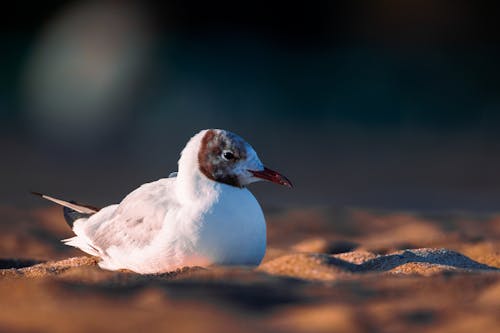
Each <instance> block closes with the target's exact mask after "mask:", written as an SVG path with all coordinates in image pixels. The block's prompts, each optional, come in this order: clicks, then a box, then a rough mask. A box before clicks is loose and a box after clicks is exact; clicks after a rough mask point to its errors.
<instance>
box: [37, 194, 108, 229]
mask: <svg viewBox="0 0 500 333" xmlns="http://www.w3.org/2000/svg"><path fill="white" fill-rule="evenodd" d="M31 193H32V194H34V195H36V196H39V197H41V198H43V199H46V200H49V201H52V202H54V203H56V204H58V205H61V206H63V214H64V219H65V220H66V223H68V225H69V226H70V227H73V222H75V221H76V220H78V219H81V218H86V217H89V216H91V215H93V214H95V213H97V212H98V211H99V210H100V208H97V207H94V206H90V205H85V204H81V203H77V202H75V201H66V200H61V199H57V198H54V197H51V196H49V195H46V194H43V193H38V192H31Z"/></svg>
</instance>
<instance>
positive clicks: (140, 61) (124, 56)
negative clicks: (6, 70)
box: [22, 1, 153, 143]
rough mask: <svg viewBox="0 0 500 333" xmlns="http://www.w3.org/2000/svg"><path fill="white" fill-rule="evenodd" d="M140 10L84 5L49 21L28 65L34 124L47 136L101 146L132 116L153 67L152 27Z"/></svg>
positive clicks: (29, 110) (108, 4) (29, 105)
mask: <svg viewBox="0 0 500 333" xmlns="http://www.w3.org/2000/svg"><path fill="white" fill-rule="evenodd" d="M148 19H149V18H148V16H147V15H146V11H145V10H144V8H142V7H137V6H135V5H131V4H129V3H127V2H120V1H115V2H107V1H97V2H93V1H92V2H84V3H78V4H73V5H72V6H70V7H68V8H66V9H65V10H64V11H63V12H62V13H61V14H60V15H59V16H58V17H56V18H55V19H54V20H53V21H51V22H50V23H49V25H48V26H47V28H46V30H45V32H44V33H43V34H42V35H41V37H40V38H39V40H38V41H37V43H36V45H35V47H34V51H33V53H32V54H31V56H30V59H29V61H28V64H27V66H26V70H25V75H24V78H23V79H24V80H23V87H22V89H23V91H24V96H25V98H26V103H27V108H26V111H27V115H28V120H29V121H30V123H31V125H32V126H33V127H34V128H35V129H36V130H37V132H38V133H40V134H41V135H42V136H44V137H48V138H52V139H57V140H61V139H63V140H65V141H66V142H68V141H69V142H80V143H96V142H98V141H99V140H100V139H102V138H103V137H105V136H106V135H107V134H109V133H113V131H116V130H117V129H118V128H119V127H120V126H121V125H122V124H123V122H124V121H125V119H126V118H127V113H128V112H129V111H130V110H129V109H130V107H129V105H130V104H131V102H133V99H134V97H133V96H134V95H133V94H132V93H133V92H134V89H135V88H136V87H137V86H138V85H139V83H140V82H139V80H140V78H141V74H142V73H143V71H144V70H145V68H146V65H147V64H148V62H149V53H150V52H149V51H150V49H151V44H152V38H153V34H152V29H151V27H150V26H149V25H148V23H147V22H148Z"/></svg>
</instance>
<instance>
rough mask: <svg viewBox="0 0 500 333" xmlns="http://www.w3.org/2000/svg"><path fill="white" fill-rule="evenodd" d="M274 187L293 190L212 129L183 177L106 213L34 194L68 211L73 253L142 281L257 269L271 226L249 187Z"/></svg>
mask: <svg viewBox="0 0 500 333" xmlns="http://www.w3.org/2000/svg"><path fill="white" fill-rule="evenodd" d="M258 181H268V182H272V183H276V184H279V185H283V186H286V187H289V188H292V187H293V185H292V183H291V182H290V180H289V179H288V178H287V177H285V176H284V175H282V174H280V173H279V172H277V171H274V170H272V169H269V168H267V167H265V166H264V164H263V163H262V162H261V160H260V159H259V157H258V155H257V153H256V151H255V150H254V149H253V147H252V146H251V145H250V144H249V143H247V142H246V141H245V140H244V139H243V138H242V137H240V136H239V135H237V134H235V133H233V132H231V131H228V130H223V129H205V130H202V131H200V132H198V133H197V134H195V135H194V136H193V137H192V138H191V139H190V140H189V141H188V142H187V144H186V146H185V147H184V149H183V150H182V152H181V155H180V158H179V160H178V171H177V172H174V173H172V174H170V176H169V177H167V178H161V179H159V180H157V181H153V182H150V183H145V184H143V185H141V186H140V187H138V188H137V189H135V190H134V191H132V192H131V193H129V194H128V195H127V196H125V198H124V199H123V200H122V201H121V202H120V203H118V204H112V205H109V206H107V207H104V208H97V207H94V206H91V205H86V204H81V203H77V202H75V201H66V200H61V199H58V198H55V197H52V196H49V195H47V194H42V193H38V192H32V193H33V194H36V195H38V196H40V197H42V198H44V199H47V200H50V201H52V202H54V203H56V204H59V205H62V206H63V212H64V218H65V220H66V222H67V223H68V224H69V226H70V227H71V228H72V231H73V233H74V234H75V236H74V237H71V238H68V239H64V240H62V242H63V243H65V244H66V245H69V246H73V247H76V248H78V249H80V250H82V251H83V252H85V253H87V254H90V255H92V256H95V257H98V260H99V261H98V265H99V266H100V267H101V268H103V269H106V270H112V271H114V270H128V271H133V272H136V273H139V274H156V273H165V272H169V271H174V270H176V269H179V268H182V267H185V266H201V267H209V266H250V267H255V266H258V265H259V264H260V262H261V261H262V258H263V257H264V255H265V251H266V242H267V239H266V221H265V217H264V213H263V211H262V208H261V206H260V205H259V203H258V201H257V199H256V198H255V197H254V195H253V194H252V193H251V192H250V191H249V190H248V188H247V186H248V185H249V184H251V183H255V182H258Z"/></svg>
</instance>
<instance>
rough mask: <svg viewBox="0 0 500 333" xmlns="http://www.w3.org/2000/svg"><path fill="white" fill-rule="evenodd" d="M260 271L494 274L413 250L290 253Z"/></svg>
mask: <svg viewBox="0 0 500 333" xmlns="http://www.w3.org/2000/svg"><path fill="white" fill-rule="evenodd" d="M259 269H260V270H261V271H264V272H267V273H269V274H277V275H283V276H289V277H295V278H300V279H311V280H326V281H328V280H334V279H337V278H339V277H342V276H345V275H349V274H354V273H380V272H388V273H399V274H420V275H431V274H435V273H442V272H447V271H466V272H473V271H483V270H484V271H498V270H499V269H498V268H495V267H490V266H487V265H484V264H481V263H478V262H476V261H474V260H472V259H470V258H468V257H466V256H464V255H462V254H460V253H458V252H455V251H451V250H447V249H425V248H424V249H415V250H404V251H398V252H395V253H391V254H387V255H380V256H377V255H375V254H373V253H370V252H362V251H353V252H347V253H342V254H339V255H327V254H319V253H294V254H289V255H285V256H282V257H279V258H276V259H274V260H271V261H268V262H266V263H264V264H262V265H261V267H260V268H259Z"/></svg>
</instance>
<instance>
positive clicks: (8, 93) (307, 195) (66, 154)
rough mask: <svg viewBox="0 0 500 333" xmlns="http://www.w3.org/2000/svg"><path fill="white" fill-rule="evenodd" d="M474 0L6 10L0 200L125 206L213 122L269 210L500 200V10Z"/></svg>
mask: <svg viewBox="0 0 500 333" xmlns="http://www.w3.org/2000/svg"><path fill="white" fill-rule="evenodd" d="M6 6H7V5H6ZM498 9H499V8H497V6H495V7H493V6H491V5H488V6H487V5H485V4H484V3H483V2H472V1H451V0H448V1H421V0H420V1H417V0H415V1H413V0H411V1H404V2H402V1H396V0H391V1H376V2H368V1H367V2H362V1H359V2H354V1H344V2H326V1H325V2H323V1H308V2H304V3H302V4H292V3H286V4H284V5H279V4H271V3H268V2H222V3H217V4H216V3H213V2H198V1H189V0H188V1H164V2H162V3H161V4H159V3H157V2H152V1H137V2H134V1H44V2H39V3H36V2H35V3H30V4H29V6H28V5H26V4H19V5H14V4H13V3H10V5H8V7H6V8H5V10H3V14H4V15H3V16H4V17H3V19H2V20H1V23H0V24H1V25H2V29H1V34H0V50H1V56H0V71H1V75H0V148H1V152H2V154H1V155H2V156H1V158H0V184H1V186H0V204H2V205H16V206H19V207H32V206H40V205H47V203H45V202H41V201H39V200H38V199H37V198H34V197H31V196H30V195H29V194H28V192H29V191H30V190H35V191H41V192H46V193H49V194H52V195H55V196H60V197H63V198H68V199H75V200H79V201H82V202H87V203H89V204H94V205H105V204H109V203H112V202H118V201H120V200H121V198H122V197H123V196H124V195H125V194H127V193H128V192H129V191H131V190H132V189H134V188H136V187H137V186H138V185H140V184H142V183H144V182H148V181H152V180H156V179H158V178H161V177H165V176H167V175H168V174H169V173H170V172H172V171H175V170H176V168H177V165H176V163H177V159H178V156H179V153H180V151H181V149H182V148H183V146H184V144H185V143H186V141H187V140H188V139H189V138H190V137H191V136H192V135H193V134H195V133H196V132H198V131H199V130H201V129H204V128H211V127H215V128H224V129H229V130H231V131H234V132H236V133H238V134H240V135H241V136H243V137H244V138H246V139H247V140H248V141H249V142H250V143H251V144H252V145H253V146H254V148H255V149H256V150H257V152H258V153H259V155H260V157H261V159H262V160H263V161H264V163H265V164H267V165H268V166H269V167H271V168H274V169H277V170H279V171H281V172H282V173H284V174H285V175H287V176H288V177H289V178H290V179H291V180H292V181H293V182H294V184H295V186H296V188H295V189H294V190H293V191H288V190H286V189H284V188H280V187H278V186H273V185H270V184H258V185H253V186H252V191H254V193H255V194H256V196H257V197H258V199H259V200H260V201H261V202H262V203H263V205H264V207H288V206H297V205H298V206H334V207H353V206H354V207H365V208H381V209H408V210H478V211H495V210H499V209H500V174H499V170H500V131H499V129H500V113H499V109H500V80H499V77H500V60H499V59H500V57H499V56H500V48H499V46H500V44H499V42H500V38H499V33H498V32H499V31H500V20H499V18H500V15H499V12H498Z"/></svg>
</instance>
